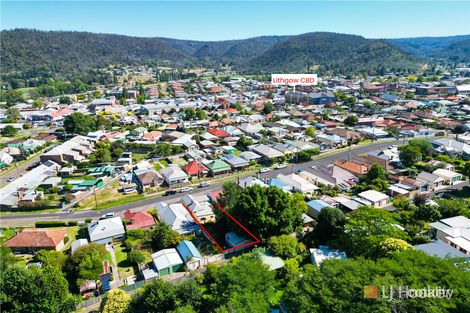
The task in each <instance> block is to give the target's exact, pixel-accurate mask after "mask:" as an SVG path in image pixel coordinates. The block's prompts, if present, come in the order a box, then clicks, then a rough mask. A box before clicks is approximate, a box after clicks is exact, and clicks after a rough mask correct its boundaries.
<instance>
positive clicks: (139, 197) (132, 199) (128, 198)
mask: <svg viewBox="0 0 470 313" xmlns="http://www.w3.org/2000/svg"><path fill="white" fill-rule="evenodd" d="M144 199H145V195H122V198H121V199H117V200H112V201H108V202H105V203H100V204H98V208H93V210H104V209H109V208H111V207H113V206H118V205H122V204H127V203H131V202H136V201H140V200H144Z"/></svg>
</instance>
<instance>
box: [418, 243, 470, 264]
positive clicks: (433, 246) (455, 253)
mask: <svg viewBox="0 0 470 313" xmlns="http://www.w3.org/2000/svg"><path fill="white" fill-rule="evenodd" d="M413 247H414V248H415V249H416V250H419V251H423V252H424V253H426V254H427V255H429V256H437V257H439V258H441V259H445V258H449V257H450V258H467V260H469V259H470V257H469V256H467V255H466V254H465V253H463V252H462V251H460V250H458V249H456V248H454V247H452V246H450V245H449V244H447V243H446V242H444V241H442V240H440V239H437V240H434V241H432V242H429V243H423V244H420V245H415V246H413Z"/></svg>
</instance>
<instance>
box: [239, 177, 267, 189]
mask: <svg viewBox="0 0 470 313" xmlns="http://www.w3.org/2000/svg"><path fill="white" fill-rule="evenodd" d="M254 185H258V186H261V187H268V185H266V184H265V183H264V182H263V181H261V180H260V179H258V178H256V177H253V176H248V177H246V178H242V179H240V180H239V181H238V186H240V188H246V187H252V186H254Z"/></svg>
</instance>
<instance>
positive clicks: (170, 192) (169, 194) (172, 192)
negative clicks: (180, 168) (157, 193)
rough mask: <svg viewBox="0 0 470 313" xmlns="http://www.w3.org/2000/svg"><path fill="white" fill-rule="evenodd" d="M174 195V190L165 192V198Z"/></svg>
mask: <svg viewBox="0 0 470 313" xmlns="http://www.w3.org/2000/svg"><path fill="white" fill-rule="evenodd" d="M175 193H176V190H174V189H168V190H167V191H165V194H164V195H165V196H171V195H174V194H175Z"/></svg>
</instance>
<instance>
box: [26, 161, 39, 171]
mask: <svg viewBox="0 0 470 313" xmlns="http://www.w3.org/2000/svg"><path fill="white" fill-rule="evenodd" d="M39 165H41V162H34V163H33V164H31V165H30V166H28V167H27V168H26V170H27V171H31V170H32V169H33V168H35V167H38V166H39Z"/></svg>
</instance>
